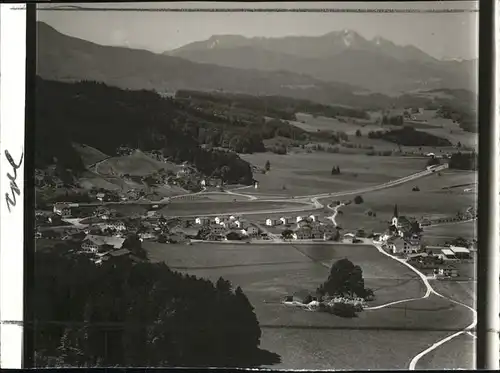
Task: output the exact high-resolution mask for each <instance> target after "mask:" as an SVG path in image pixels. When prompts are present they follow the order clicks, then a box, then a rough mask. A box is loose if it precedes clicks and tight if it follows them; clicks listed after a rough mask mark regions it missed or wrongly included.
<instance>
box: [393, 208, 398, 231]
mask: <svg viewBox="0 0 500 373" xmlns="http://www.w3.org/2000/svg"><path fill="white" fill-rule="evenodd" d="M398 218H399V217H398V205H394V216H393V217H392V225H393V226H394V227H395V228H399V226H398Z"/></svg>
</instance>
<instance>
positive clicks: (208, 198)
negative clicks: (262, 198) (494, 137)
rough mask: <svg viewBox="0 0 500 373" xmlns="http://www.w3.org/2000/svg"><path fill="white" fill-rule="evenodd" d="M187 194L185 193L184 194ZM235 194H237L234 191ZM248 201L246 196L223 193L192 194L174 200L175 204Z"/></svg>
mask: <svg viewBox="0 0 500 373" xmlns="http://www.w3.org/2000/svg"><path fill="white" fill-rule="evenodd" d="M252 190H253V189H250V188H249V189H248V191H250V192H251V191H252ZM184 193H187V192H184ZM235 193H238V191H236V192H235ZM235 200H236V201H238V202H239V201H248V200H249V198H248V197H247V196H240V195H236V194H230V193H224V192H211V193H203V194H193V195H186V196H183V197H182V198H175V199H174V201H175V203H177V202H180V201H196V202H234V201H235Z"/></svg>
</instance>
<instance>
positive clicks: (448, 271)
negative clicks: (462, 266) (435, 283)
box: [434, 265, 458, 278]
mask: <svg viewBox="0 0 500 373" xmlns="http://www.w3.org/2000/svg"><path fill="white" fill-rule="evenodd" d="M434 277H435V278H446V277H458V270H457V269H456V268H455V267H454V266H451V265H448V266H445V267H439V268H435V269H434Z"/></svg>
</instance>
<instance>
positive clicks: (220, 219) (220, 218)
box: [214, 216, 229, 224]
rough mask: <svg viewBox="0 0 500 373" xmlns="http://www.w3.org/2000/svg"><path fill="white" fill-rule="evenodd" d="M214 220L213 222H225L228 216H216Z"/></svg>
mask: <svg viewBox="0 0 500 373" xmlns="http://www.w3.org/2000/svg"><path fill="white" fill-rule="evenodd" d="M214 221H215V224H220V223H227V222H228V221H229V218H228V217H227V216H216V217H215V219H214Z"/></svg>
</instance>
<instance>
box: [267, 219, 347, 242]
mask: <svg viewBox="0 0 500 373" xmlns="http://www.w3.org/2000/svg"><path fill="white" fill-rule="evenodd" d="M265 225H266V226H268V227H276V226H286V227H288V228H290V229H289V230H287V231H285V232H283V236H284V238H285V239H294V240H311V239H315V240H329V239H331V238H332V236H334V235H335V234H337V229H336V228H335V226H334V225H333V224H332V223H331V222H327V223H322V222H320V219H319V217H318V216H317V215H313V214H312V215H308V216H300V215H299V216H295V217H292V216H283V217H280V218H277V217H276V218H274V217H273V218H268V219H266V221H265ZM292 228H293V229H292Z"/></svg>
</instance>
